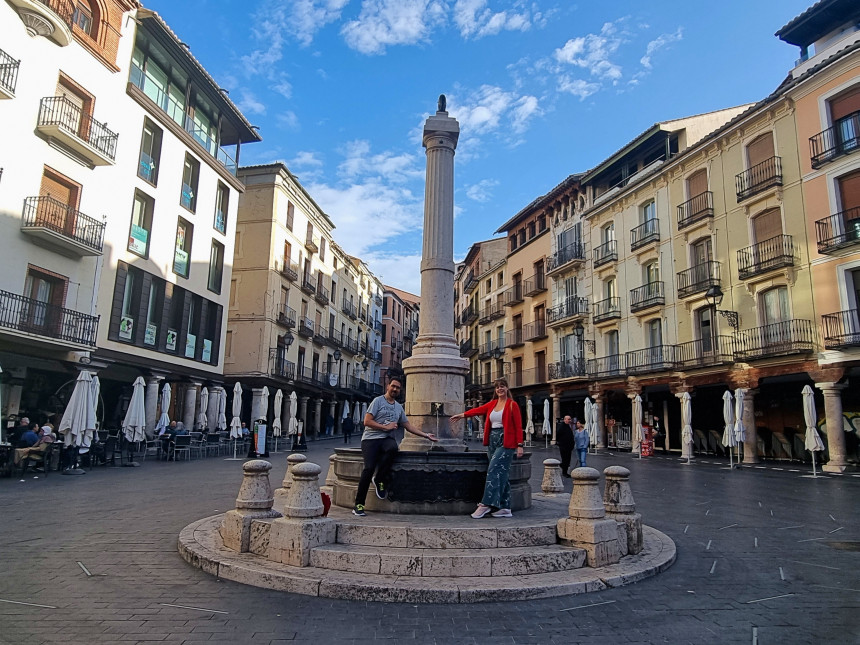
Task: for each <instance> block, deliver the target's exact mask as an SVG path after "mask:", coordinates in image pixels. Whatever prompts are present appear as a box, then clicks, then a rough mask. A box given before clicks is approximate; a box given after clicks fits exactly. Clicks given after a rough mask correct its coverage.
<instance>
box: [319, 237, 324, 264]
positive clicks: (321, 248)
mask: <svg viewBox="0 0 860 645" xmlns="http://www.w3.org/2000/svg"><path fill="white" fill-rule="evenodd" d="M320 261H321V262H324V261H325V238H322V239H321V240H320Z"/></svg>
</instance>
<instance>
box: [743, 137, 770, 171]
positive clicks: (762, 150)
mask: <svg viewBox="0 0 860 645" xmlns="http://www.w3.org/2000/svg"><path fill="white" fill-rule="evenodd" d="M773 156H774V150H773V135H772V134H771V133H770V132H767V133H765V134H763V135H761V136H760V137H758V138H756V139H754V140H753V141H751V142H750V143H749V145H747V168H752V167H753V166H757V165H758V164H760V163H762V162H764V161H767V160H768V159H770V158H771V157H773Z"/></svg>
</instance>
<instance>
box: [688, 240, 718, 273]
mask: <svg viewBox="0 0 860 645" xmlns="http://www.w3.org/2000/svg"><path fill="white" fill-rule="evenodd" d="M713 259H714V251H713V242H712V241H711V238H710V237H705V238H702V239H701V240H697V241H695V242H693V244H692V245H691V246H690V265H691V266H694V267H695V266H701V265H703V264H705V263H706V262H710V261H711V260H713Z"/></svg>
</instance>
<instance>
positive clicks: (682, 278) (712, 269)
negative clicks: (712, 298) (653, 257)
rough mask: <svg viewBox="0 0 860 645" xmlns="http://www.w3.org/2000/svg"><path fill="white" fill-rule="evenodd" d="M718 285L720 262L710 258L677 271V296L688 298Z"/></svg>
mask: <svg viewBox="0 0 860 645" xmlns="http://www.w3.org/2000/svg"><path fill="white" fill-rule="evenodd" d="M719 285H720V263H719V262H715V261H714V260H710V261H708V262H702V263H701V264H697V265H695V266H693V267H690V268H689V269H687V270H686V271H679V272H678V297H679V298H688V297H689V296H692V295H695V294H697V293H702V292H704V291H707V290H708V289H709V288H710V287H718V286H719Z"/></svg>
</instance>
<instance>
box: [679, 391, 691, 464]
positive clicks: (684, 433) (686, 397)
mask: <svg viewBox="0 0 860 645" xmlns="http://www.w3.org/2000/svg"><path fill="white" fill-rule="evenodd" d="M681 443H682V444H686V446H687V463H688V464H689V463H690V457H691V456H692V454H693V403H692V401H691V400H690V393H689V392H684V393H683V394H682V395H681Z"/></svg>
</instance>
